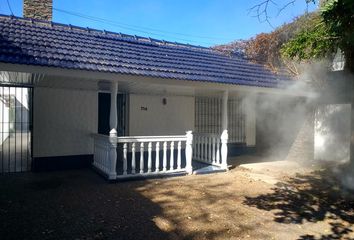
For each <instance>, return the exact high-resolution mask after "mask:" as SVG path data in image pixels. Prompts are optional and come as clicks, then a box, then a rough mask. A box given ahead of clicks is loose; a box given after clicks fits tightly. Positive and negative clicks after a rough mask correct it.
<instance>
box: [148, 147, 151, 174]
mask: <svg viewBox="0 0 354 240" xmlns="http://www.w3.org/2000/svg"><path fill="white" fill-rule="evenodd" d="M151 151H152V143H151V142H149V143H148V173H151V161H152V160H151Z"/></svg>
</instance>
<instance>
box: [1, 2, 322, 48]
mask: <svg viewBox="0 0 354 240" xmlns="http://www.w3.org/2000/svg"><path fill="white" fill-rule="evenodd" d="M262 1H263V0H246V1H244V0H53V22H58V23H64V24H71V25H76V26H81V27H90V28H95V29H100V30H107V31H113V32H122V33H125V34H132V35H138V36H144V37H151V38H156V39H161V40H162V39H163V40H167V41H173V42H175V41H176V42H180V43H189V44H193V45H201V46H213V45H218V44H225V43H229V42H231V41H234V40H238V39H248V38H251V37H254V36H255V35H256V34H258V33H261V32H270V31H272V30H273V29H274V27H277V26H280V25H282V24H284V23H286V22H290V21H291V20H292V19H294V18H295V17H296V16H298V15H301V14H303V13H304V12H305V11H313V10H314V9H315V8H316V6H315V5H314V4H313V3H311V4H309V5H307V4H306V3H305V0H296V1H295V3H294V4H292V5H289V6H288V7H287V8H286V9H285V10H283V11H282V12H281V13H279V9H280V8H282V7H283V6H284V5H285V4H286V3H288V2H289V1H290V0H274V1H275V3H276V4H277V5H274V4H271V5H270V7H269V10H270V13H269V16H270V22H271V25H272V26H271V25H270V24H269V23H267V22H260V21H259V19H258V18H257V17H255V16H254V15H255V13H252V12H250V11H249V10H250V8H252V7H253V6H255V5H256V4H257V3H260V2H262ZM8 3H9V4H8ZM22 4H23V0H0V14H6V15H10V14H11V11H12V12H13V14H14V15H15V16H20V17H22ZM9 5H10V7H9ZM10 8H11V10H10Z"/></svg>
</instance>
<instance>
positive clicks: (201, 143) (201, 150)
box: [200, 136, 204, 160]
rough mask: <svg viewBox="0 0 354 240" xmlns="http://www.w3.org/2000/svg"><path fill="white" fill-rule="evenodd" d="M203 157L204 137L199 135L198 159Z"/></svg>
mask: <svg viewBox="0 0 354 240" xmlns="http://www.w3.org/2000/svg"><path fill="white" fill-rule="evenodd" d="M203 158H204V137H203V136H200V160H203Z"/></svg>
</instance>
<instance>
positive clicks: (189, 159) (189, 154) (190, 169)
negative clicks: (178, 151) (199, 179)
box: [186, 131, 193, 174]
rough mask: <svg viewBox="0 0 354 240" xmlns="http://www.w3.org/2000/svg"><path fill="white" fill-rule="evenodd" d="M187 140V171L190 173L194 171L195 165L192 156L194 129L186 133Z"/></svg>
mask: <svg viewBox="0 0 354 240" xmlns="http://www.w3.org/2000/svg"><path fill="white" fill-rule="evenodd" d="M186 137H187V141H186V171H187V172H188V173H189V174H192V173H193V167H192V156H193V148H192V144H193V134H192V131H188V132H187V134H186Z"/></svg>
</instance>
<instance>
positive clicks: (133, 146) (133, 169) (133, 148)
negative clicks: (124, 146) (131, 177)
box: [132, 143, 136, 174]
mask: <svg viewBox="0 0 354 240" xmlns="http://www.w3.org/2000/svg"><path fill="white" fill-rule="evenodd" d="M135 165H136V160H135V143H132V174H135Z"/></svg>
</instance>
